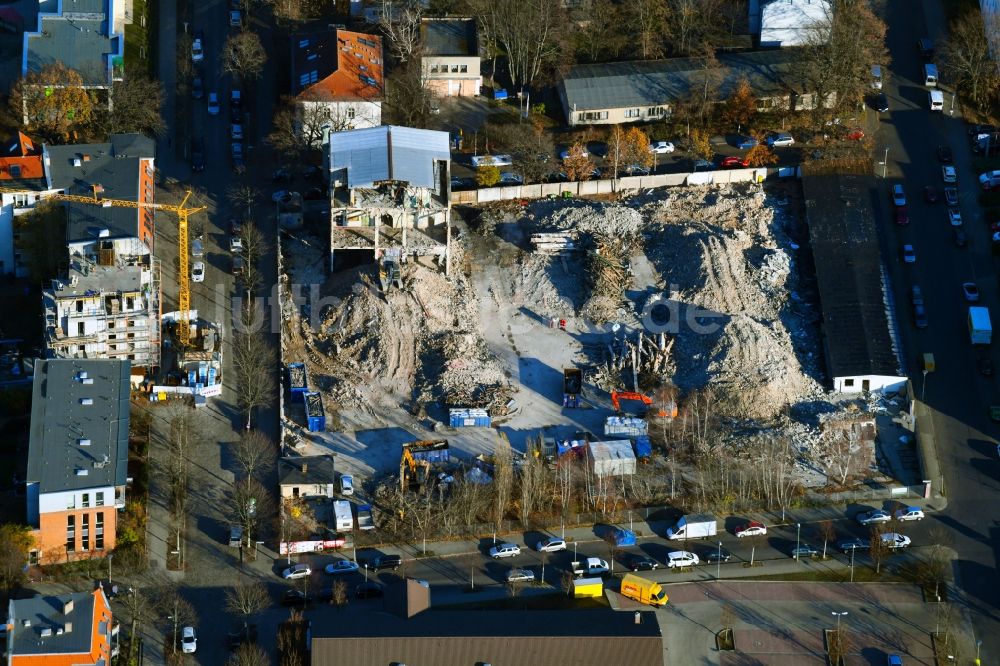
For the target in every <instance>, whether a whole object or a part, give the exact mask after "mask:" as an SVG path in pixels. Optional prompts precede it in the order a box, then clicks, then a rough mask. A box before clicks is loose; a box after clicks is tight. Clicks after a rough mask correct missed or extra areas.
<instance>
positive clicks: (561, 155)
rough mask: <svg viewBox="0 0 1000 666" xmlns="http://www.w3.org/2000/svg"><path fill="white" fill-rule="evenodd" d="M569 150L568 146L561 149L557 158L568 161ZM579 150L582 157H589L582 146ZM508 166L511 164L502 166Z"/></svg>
mask: <svg viewBox="0 0 1000 666" xmlns="http://www.w3.org/2000/svg"><path fill="white" fill-rule="evenodd" d="M570 148H572V146H569V147H567V148H563V149H562V150H560V151H559V158H560V159H564V160H566V159H569V151H570ZM580 150H581V156H582V157H590V153H588V152H587V149H586V148H584V147H583V146H580ZM510 164H511V163H510V162H508V163H507V164H505V165H503V166H510Z"/></svg>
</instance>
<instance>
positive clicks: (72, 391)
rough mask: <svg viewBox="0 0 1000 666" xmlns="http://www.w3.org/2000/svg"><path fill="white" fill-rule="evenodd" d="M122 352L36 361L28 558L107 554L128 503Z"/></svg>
mask: <svg viewBox="0 0 1000 666" xmlns="http://www.w3.org/2000/svg"><path fill="white" fill-rule="evenodd" d="M130 369H131V365H130V363H129V361H127V360H125V361H123V360H110V359H102V360H80V359H49V360H39V361H37V362H36V363H35V375H34V383H33V388H32V400H31V428H30V434H29V440H28V471H27V479H26V481H27V484H26V486H27V488H26V489H27V522H28V524H29V525H30V526H31V527H32V528H33V529H34V531H33V533H32V536H33V537H34V539H35V549H34V550H33V551H32V552H31V554H30V561H31V562H33V563H34V562H37V563H40V564H48V563H57V562H68V561H71V560H78V559H87V558H94V557H104V556H105V555H106V554H107V553H109V552H110V551H111V550H112V549H113V548H114V547H115V535H116V530H117V524H118V510H119V509H121V508H124V506H125V486H126V482H127V466H128V424H129V373H130Z"/></svg>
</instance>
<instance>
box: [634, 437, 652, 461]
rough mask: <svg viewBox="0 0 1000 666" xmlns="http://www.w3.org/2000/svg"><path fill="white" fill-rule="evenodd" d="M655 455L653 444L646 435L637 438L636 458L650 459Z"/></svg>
mask: <svg viewBox="0 0 1000 666" xmlns="http://www.w3.org/2000/svg"><path fill="white" fill-rule="evenodd" d="M651 455H653V443H652V442H651V441H649V437H647V436H645V435H640V436H639V437H636V438H635V457H636V458H648V457H650V456H651Z"/></svg>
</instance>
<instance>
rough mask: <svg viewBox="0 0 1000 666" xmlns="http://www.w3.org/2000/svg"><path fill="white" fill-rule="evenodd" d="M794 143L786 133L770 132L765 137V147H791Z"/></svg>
mask: <svg viewBox="0 0 1000 666" xmlns="http://www.w3.org/2000/svg"><path fill="white" fill-rule="evenodd" d="M794 143H795V139H793V138H792V135H791V134H789V133H787V132H771V133H770V134H768V135H767V145H769V146H771V147H772V148H780V147H782V146H791V145H792V144H794Z"/></svg>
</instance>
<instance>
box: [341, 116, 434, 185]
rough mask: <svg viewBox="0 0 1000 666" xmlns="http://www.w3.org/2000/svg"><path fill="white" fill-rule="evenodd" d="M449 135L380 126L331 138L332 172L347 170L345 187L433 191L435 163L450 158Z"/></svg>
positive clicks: (349, 131) (408, 128) (393, 126)
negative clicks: (404, 186)
mask: <svg viewBox="0 0 1000 666" xmlns="http://www.w3.org/2000/svg"><path fill="white" fill-rule="evenodd" d="M450 155H451V153H450V152H449V149H448V133H447V132H438V131H436V130H425V129H415V128H412V127H399V126H396V125H383V126H382V127H371V128H367V129H356V130H348V131H346V132H333V133H331V134H330V165H331V169H332V170H334V171H336V170H338V169H347V186H348V187H351V188H354V187H370V186H371V185H373V184H374V183H376V182H379V181H384V180H398V181H403V182H407V183H409V184H410V185H413V186H416V187H429V188H433V187H434V186H435V185H436V184H437V183H436V182H435V180H434V161H435V160H444V161H447V160H448V159H449V158H450Z"/></svg>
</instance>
